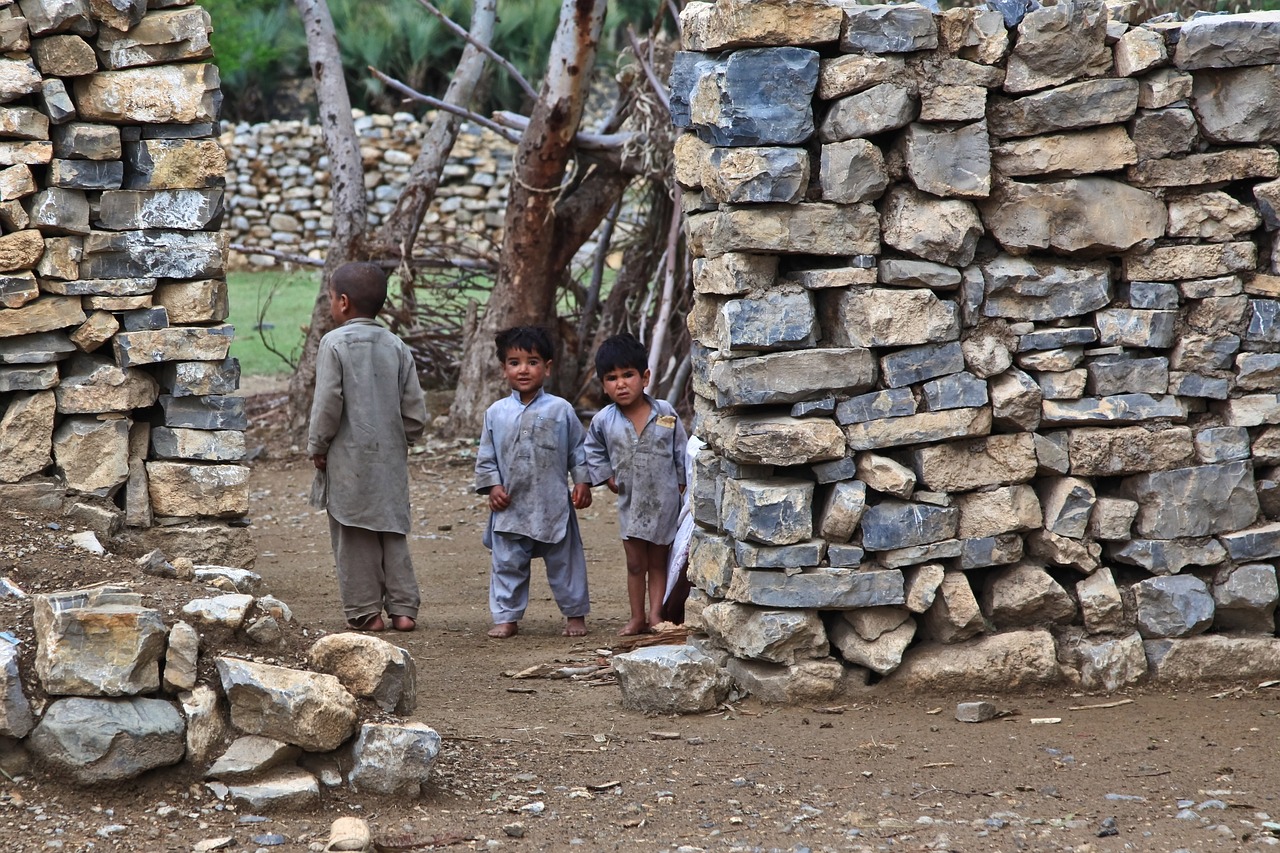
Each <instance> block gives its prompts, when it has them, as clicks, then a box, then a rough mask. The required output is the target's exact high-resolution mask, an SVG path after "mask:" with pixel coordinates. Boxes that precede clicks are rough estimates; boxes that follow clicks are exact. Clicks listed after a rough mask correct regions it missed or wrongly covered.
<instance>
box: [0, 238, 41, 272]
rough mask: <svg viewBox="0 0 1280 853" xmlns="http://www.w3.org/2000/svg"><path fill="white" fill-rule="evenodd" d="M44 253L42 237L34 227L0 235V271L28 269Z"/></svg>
mask: <svg viewBox="0 0 1280 853" xmlns="http://www.w3.org/2000/svg"><path fill="white" fill-rule="evenodd" d="M42 255H44V237H43V236H41V234H40V232H39V231H36V230H34V229H32V230H28V231H19V232H17V233H15V234H5V235H3V236H0V272H14V271H16V270H29V269H32V268H34V267H35V265H36V264H37V263H38V262H39V261H40V258H41V256H42Z"/></svg>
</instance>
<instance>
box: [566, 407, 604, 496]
mask: <svg viewBox="0 0 1280 853" xmlns="http://www.w3.org/2000/svg"><path fill="white" fill-rule="evenodd" d="M565 408H566V409H568V410H569V414H568V417H567V418H565V420H566V421H567V422H568V426H569V476H570V477H571V478H572V479H573V482H574V485H577V484H578V483H586V484H587V485H591V472H590V471H589V470H588V469H587V449H586V438H587V431H586V430H584V429H583V428H582V421H580V420H578V415H577V413H576V412H574V411H573V406H571V405H569V404H568V403H567V402H566V403H565ZM606 479H607V478H606Z"/></svg>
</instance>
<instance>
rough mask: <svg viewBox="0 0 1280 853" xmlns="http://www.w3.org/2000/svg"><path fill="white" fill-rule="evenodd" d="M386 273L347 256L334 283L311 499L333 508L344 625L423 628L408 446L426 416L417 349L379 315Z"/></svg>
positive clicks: (311, 445)
mask: <svg viewBox="0 0 1280 853" xmlns="http://www.w3.org/2000/svg"><path fill="white" fill-rule="evenodd" d="M386 298H387V277H386V275H385V274H384V273H383V272H382V270H381V269H380V268H379V267H377V266H376V265H374V264H370V263H347V264H343V265H342V266H340V267H338V269H337V270H335V271H334V273H333V276H332V278H331V279H330V283H329V311H330V314H331V316H332V317H333V320H334V322H335V323H338V324H339V325H338V328H336V329H334V330H333V331H331V332H329V333H328V334H326V335H325V336H324V337H323V338H321V340H320V350H319V352H318V353H317V354H316V396H315V401H314V403H313V404H312V406H311V426H310V429H309V431H308V434H307V453H308V454H309V455H310V456H311V461H312V463H313V464H314V465H315V467H316V469H317V474H316V478H317V485H318V486H319V488H318V489H316V490H313V495H312V503H313V505H315V506H320V507H324V508H325V509H326V510H328V513H329V539H330V542H331V544H332V546H333V559H334V564H335V565H336V567H337V573H338V590H339V592H340V593H341V595H342V609H343V612H344V614H345V615H346V620H347V627H348V628H351V629H352V630H356V631H382V630H385V629H386V627H387V626H386V622H384V621H383V618H382V611H383V610H384V609H385V610H386V612H387V615H388V616H389V617H390V618H391V627H393V628H395V629H396V630H397V631H412V630H413V629H414V628H415V627H416V625H417V618H418V608H419V606H420V604H421V595H420V593H419V590H418V581H417V579H416V578H415V577H414V574H413V561H412V560H411V559H410V557H409V542H408V537H407V534H408V533H409V463H408V449H409V445H410V444H412V443H413V442H414V441H415V440H416V439H417V438H418V437H419V436H421V435H422V431H423V428H424V427H425V426H426V422H427V410H426V405H425V404H424V402H423V396H422V387H421V386H420V385H419V384H418V371H417V368H416V366H415V365H414V362H413V354H412V353H411V352H410V351H409V347H408V346H406V345H405V343H404V341H402V340H400V339H399V338H398V337H396V336H395V335H394V334H392V333H391V332H390V331H388V330H387V329H385V328H383V327H382V326H379V325H378V323H377V321H376V320H375V319H374V318H375V317H377V315H378V312H379V311H380V310H382V304H383V302H385V301H386Z"/></svg>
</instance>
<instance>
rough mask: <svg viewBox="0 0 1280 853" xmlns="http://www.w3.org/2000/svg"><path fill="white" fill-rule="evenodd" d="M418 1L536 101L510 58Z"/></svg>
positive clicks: (531, 87)
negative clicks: (490, 60)
mask: <svg viewBox="0 0 1280 853" xmlns="http://www.w3.org/2000/svg"><path fill="white" fill-rule="evenodd" d="M418 2H419V3H421V4H422V5H423V6H425V7H426V9H427V11H428V12H430V13H431V14H433V15H435V16H436V17H437V18H439V19H440V23H442V24H444V25H445V28H446V29H448V30H449V31H450V32H452V33H453V34H454V35H456V36H460V37H462V38H464V39H466V40H467V42H468V43H469V44H472V45H474V46H475V47H477V48H479V49H480V50H481V51H483V52H484V53H485V54H486V55H488V57H489V58H490V59H492V60H493V61H494V62H495V63H497V64H498V65H499V66H501V68H502V70H503V71H506V72H507V73H508V74H510V75H511V78H512V79H513V80H515V81H516V84H517V85H519V86H520V88H521V89H523V90H524V93H525V94H526V95H528V96H529V100H531V101H536V100H537V99H538V90H537V89H535V88H533V86H532V84H530V83H529V81H528V80H526V79H524V75H523V74H521V73H520V69H518V68H516V67H515V66H514V65H512V64H511V62H510V60H508V59H507V58H506V57H505V56H502V55H501V54H499V53H496V52H495V51H494V49H493V48H492V47H490V46H489V43H488V41H483V40H480V39H478V38H477V37H476V36H474V35H473V33H468V32H467V31H466V30H465V29H463V27H462V25H460V24H457V23H455V22H454V21H453V20H451V19H450V18H449V16H447V15H446V14H445V13H444V12H441V11H440V10H439V9H437V8H436V7H435V6H433V5H431V4H430V3H429V2H427V0H418ZM471 28H472V31H473V32H474V30H475V21H474V20H473V21H472V22H471Z"/></svg>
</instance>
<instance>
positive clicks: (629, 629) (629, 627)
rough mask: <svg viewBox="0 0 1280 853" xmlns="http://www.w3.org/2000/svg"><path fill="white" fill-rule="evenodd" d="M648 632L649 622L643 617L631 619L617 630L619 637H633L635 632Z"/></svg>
mask: <svg viewBox="0 0 1280 853" xmlns="http://www.w3.org/2000/svg"><path fill="white" fill-rule="evenodd" d="M647 633H649V623H648V622H646V621H644V620H643V619H632V620H631V621H630V622H628V623H627V624H625V625H623V626H622V629H621V630H620V631H618V636H619V637H634V636H635V635H636V634H647Z"/></svg>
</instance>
